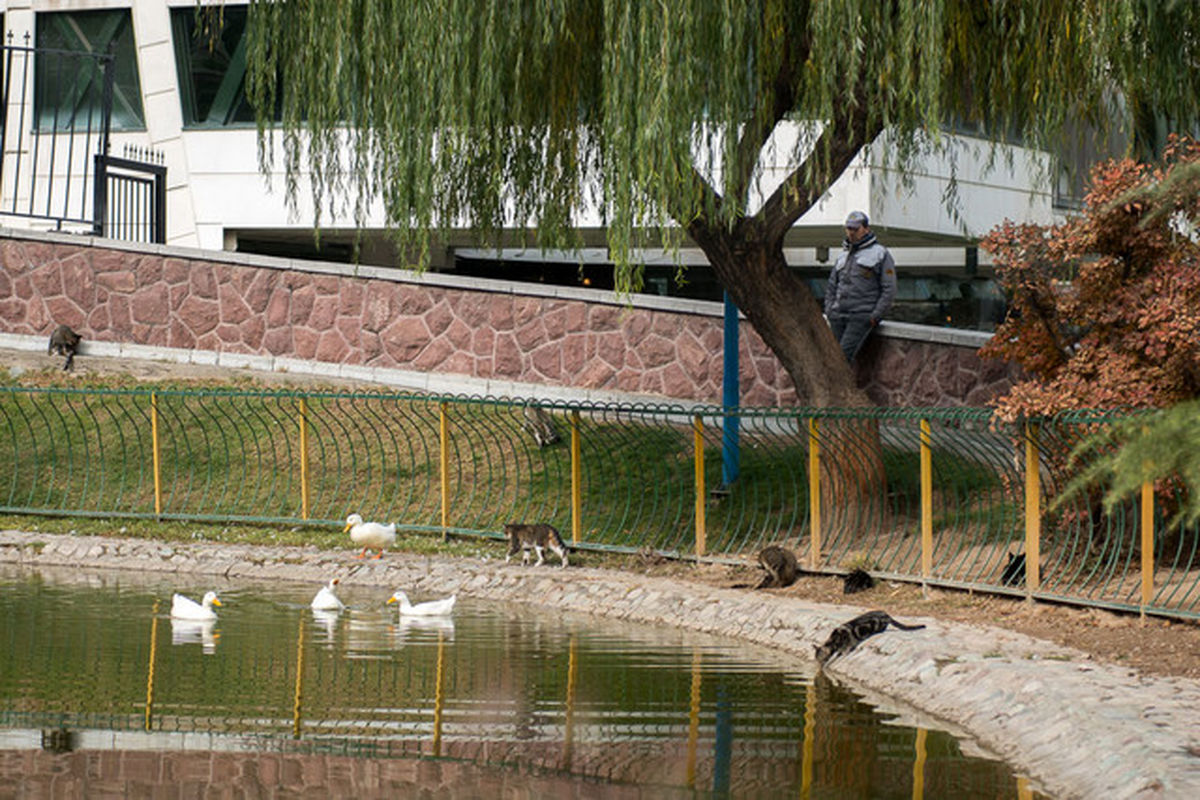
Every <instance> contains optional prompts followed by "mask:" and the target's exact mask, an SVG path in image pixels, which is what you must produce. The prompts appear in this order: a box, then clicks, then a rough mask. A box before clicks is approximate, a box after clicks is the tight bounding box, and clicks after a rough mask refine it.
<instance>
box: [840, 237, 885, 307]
mask: <svg viewBox="0 0 1200 800" xmlns="http://www.w3.org/2000/svg"><path fill="white" fill-rule="evenodd" d="M895 297H896V262H895V260H894V259H893V258H892V254H891V253H889V252H888V249H887V248H886V247H884V246H883V245H881V244H880V243H879V242H877V241H875V237H874V235H872V236H871V237H870V239H868V240H863V242H861V243H860V244H859V246H858V247H854V248H850V249H847V250H843V251H842V254H841V255H840V256H838V260H837V263H836V264H834V266H833V270H832V271H831V272H830V273H829V283H827V284H826V285H825V316H826V317H828V316H830V315H832V314H841V315H845V316H869V317H870V318H871V319H873V320H875V321H876V322H878V321H879V320H880V319H882V318H883V315H884V314H885V313H887V310H888V309H889V308H891V306H892V300H894V299H895Z"/></svg>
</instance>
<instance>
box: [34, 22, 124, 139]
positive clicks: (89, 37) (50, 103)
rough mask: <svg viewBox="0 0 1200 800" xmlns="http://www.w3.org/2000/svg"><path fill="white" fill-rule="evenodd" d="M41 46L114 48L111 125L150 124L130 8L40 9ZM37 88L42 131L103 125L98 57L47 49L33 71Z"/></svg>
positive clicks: (101, 74) (103, 50)
mask: <svg viewBox="0 0 1200 800" xmlns="http://www.w3.org/2000/svg"><path fill="white" fill-rule="evenodd" d="M37 47H38V48H39V49H49V50H67V51H70V52H72V53H81V54H104V53H109V52H112V54H113V56H114V58H115V61H114V64H113V69H114V70H115V72H114V80H113V105H112V120H111V123H110V124H111V126H112V130H118V131H119V130H144V129H145V127H146V122H145V116H144V114H143V113H142V86H141V82H140V81H139V80H138V69H137V50H136V48H135V44H134V40H133V16H132V14H131V13H130V10H129V9H127V8H125V9H112V10H109V11H67V12H52V13H44V14H38V15H37ZM110 48H111V50H110ZM34 92H35V94H34V106H35V108H34V113H35V114H36V118H37V127H38V130H54V129H58V130H76V131H79V130H84V129H85V128H88V127H92V128H93V129H99V127H100V124H101V115H100V111H101V104H102V102H103V97H104V70H103V67H102V65H101V63H100V61H99V60H93V59H91V58H70V57H65V56H63V55H59V54H54V53H42V54H40V55H39V56H38V60H37V67H36V69H35V72H34Z"/></svg>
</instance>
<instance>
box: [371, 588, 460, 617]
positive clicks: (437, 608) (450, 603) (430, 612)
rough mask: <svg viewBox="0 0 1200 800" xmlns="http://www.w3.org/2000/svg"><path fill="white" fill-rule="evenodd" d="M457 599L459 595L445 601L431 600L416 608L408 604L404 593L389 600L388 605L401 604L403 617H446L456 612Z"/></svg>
mask: <svg viewBox="0 0 1200 800" xmlns="http://www.w3.org/2000/svg"><path fill="white" fill-rule="evenodd" d="M457 599H458V596H457V595H451V596H450V597H447V598H445V599H444V600H430V601H429V602H426V603H417V604H416V605H415V606H414V605H413V604H412V603H410V602H408V595H406V594H405V593H404V592H396V593H395V594H393V595H392V596H391V597H389V598H388V603H389V604H390V603H399V604H400V616H402V617H404V616H409V617H445V616H448V615H449V614H450V613H451V612H452V611H454V601H455V600H457Z"/></svg>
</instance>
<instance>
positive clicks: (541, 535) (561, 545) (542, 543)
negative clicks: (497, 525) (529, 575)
mask: <svg viewBox="0 0 1200 800" xmlns="http://www.w3.org/2000/svg"><path fill="white" fill-rule="evenodd" d="M504 536H505V537H506V538H507V539H508V555H506V556H505V557H504V563H506V564H507V563H508V562H509V561H510V560H511V559H512V557H513V556H515V555H516V554H517V553H518V552H520V553H521V563H522V564H528V563H529V551H530V550H532V551H534V552H535V553H537V563H536V564H534V566H537V567H540V566H541V565H542V564H543V563H544V562H545V560H546V558H545V555H544V554H545V551H547V550H549V551H550V552H551V553H554V554H555V555H556V556H558V557H559V558H561V559H562V565H563V566H564V567H565V566H567V545H566V542H564V541H563V538H562V536H561V535H560V534H559V532H558V529H556V528H555V527H554V526H553V525H547V524H546V523H544V522H539V523H537V524H536V525H525V524H522V523H517V522H510V523H508V524H507V525H505V526H504Z"/></svg>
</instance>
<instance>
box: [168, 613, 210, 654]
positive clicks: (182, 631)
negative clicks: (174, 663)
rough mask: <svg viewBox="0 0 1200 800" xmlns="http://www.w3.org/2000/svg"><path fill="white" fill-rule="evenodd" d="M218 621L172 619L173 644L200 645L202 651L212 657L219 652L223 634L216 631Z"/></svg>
mask: <svg viewBox="0 0 1200 800" xmlns="http://www.w3.org/2000/svg"><path fill="white" fill-rule="evenodd" d="M216 625H217V622H216V620H211V619H210V620H204V621H197V620H189V619H176V618H174V617H171V644H173V645H181V644H199V645H200V647H201V649H202V650H203V651H204V652H205V653H206V654H207V655H212V654H213V653H215V652H216V651H217V640H218V639H220V638H221V634H220V633H218V632H217V631H216V630H214V629H215V628H216Z"/></svg>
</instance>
